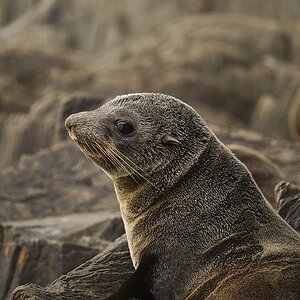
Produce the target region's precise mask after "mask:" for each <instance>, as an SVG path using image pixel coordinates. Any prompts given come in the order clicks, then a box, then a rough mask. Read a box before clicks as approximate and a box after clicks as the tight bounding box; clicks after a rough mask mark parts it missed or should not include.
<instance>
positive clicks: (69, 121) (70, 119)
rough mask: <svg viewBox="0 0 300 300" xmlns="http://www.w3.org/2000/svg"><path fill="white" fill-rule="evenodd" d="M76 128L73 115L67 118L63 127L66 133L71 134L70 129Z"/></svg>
mask: <svg viewBox="0 0 300 300" xmlns="http://www.w3.org/2000/svg"><path fill="white" fill-rule="evenodd" d="M75 126H76V118H74V116H73V115H71V116H69V117H68V118H67V119H66V121H65V127H66V129H67V131H69V132H71V131H72V128H74V127H75Z"/></svg>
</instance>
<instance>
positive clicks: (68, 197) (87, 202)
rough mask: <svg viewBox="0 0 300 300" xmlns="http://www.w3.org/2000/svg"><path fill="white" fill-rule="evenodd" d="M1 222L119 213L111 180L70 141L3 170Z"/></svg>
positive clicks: (0, 192)
mask: <svg viewBox="0 0 300 300" xmlns="http://www.w3.org/2000/svg"><path fill="white" fill-rule="evenodd" d="M0 201H1V207H2V209H1V210H0V221H8V220H22V219H30V218H42V217H46V216H53V215H57V216H58V215H60V216H61V215H65V214H70V213H77V212H96V211H99V210H101V209H103V210H107V209H109V210H114V209H115V210H118V203H117V200H116V197H115V194H114V190H113V187H112V183H111V180H110V179H109V178H108V177H107V176H106V175H105V174H104V172H102V171H101V170H99V169H98V168H96V167H95V166H94V165H93V164H92V163H91V162H89V161H88V160H87V159H86V158H85V157H84V156H83V155H82V153H81V152H80V151H79V150H77V149H76V147H75V146H74V145H72V144H71V142H69V141H65V142H63V143H60V144H57V145H56V146H53V147H52V148H49V149H47V150H41V151H40V152H39V153H37V154H35V155H34V156H27V157H25V156H23V158H22V159H21V161H20V162H19V164H18V166H17V167H16V168H15V169H7V170H3V171H0Z"/></svg>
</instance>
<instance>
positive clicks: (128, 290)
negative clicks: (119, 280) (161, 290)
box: [106, 255, 157, 300]
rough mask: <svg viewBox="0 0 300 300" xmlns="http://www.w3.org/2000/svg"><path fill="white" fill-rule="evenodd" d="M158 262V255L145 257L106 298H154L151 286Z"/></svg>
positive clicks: (137, 299) (125, 299)
mask: <svg viewBox="0 0 300 300" xmlns="http://www.w3.org/2000/svg"><path fill="white" fill-rule="evenodd" d="M156 263H157V257H156V256H154V255H148V256H146V257H144V258H143V259H142V261H141V262H140V264H139V266H138V268H137V269H136V270H135V272H134V273H133V274H132V276H131V277H130V278H129V279H128V280H127V281H126V282H125V283H124V284H123V285H122V286H121V287H120V288H119V290H118V291H117V292H116V293H115V294H113V295H112V296H110V297H108V298H106V300H129V299H131V300H133V299H134V300H154V297H153V294H152V292H151V288H152V283H153V280H152V276H153V267H154V265H155V264H156Z"/></svg>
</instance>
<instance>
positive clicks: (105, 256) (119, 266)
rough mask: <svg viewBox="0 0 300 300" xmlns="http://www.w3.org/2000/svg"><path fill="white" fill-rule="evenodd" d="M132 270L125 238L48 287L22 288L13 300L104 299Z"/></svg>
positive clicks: (16, 292) (31, 285)
mask: <svg viewBox="0 0 300 300" xmlns="http://www.w3.org/2000/svg"><path fill="white" fill-rule="evenodd" d="M133 270H134V269H133V266H132V262H131V259H130V254H129V249H128V245H127V241H126V237H125V236H123V237H122V238H120V239H119V240H117V241H116V243H114V245H113V246H111V247H110V248H109V249H107V250H106V251H105V252H103V253H101V254H99V255H97V256H95V257H94V258H92V259H90V260H89V261H87V262H86V263H84V264H83V265H81V266H80V267H78V268H77V269H75V270H73V271H71V272H69V273H68V274H66V275H63V276H61V277H60V278H58V279H57V280H55V281H54V282H53V283H52V284H51V285H49V286H48V287H45V288H41V287H40V286H37V285H34V284H29V285H25V286H21V287H18V288H17V289H16V290H15V291H14V293H13V294H12V296H11V299H12V300H17V299H24V300H25V299H32V300H33V299H47V300H48V299H65V300H67V299H70V300H71V299H72V300H73V299H78V300H80V299H82V300H83V299H99V300H100V299H105V298H106V297H108V296H110V295H111V294H113V293H114V292H115V291H116V290H117V289H118V288H119V287H120V286H121V285H122V283H124V282H125V281H126V280H127V279H128V278H129V276H130V275H131V274H132V273H133Z"/></svg>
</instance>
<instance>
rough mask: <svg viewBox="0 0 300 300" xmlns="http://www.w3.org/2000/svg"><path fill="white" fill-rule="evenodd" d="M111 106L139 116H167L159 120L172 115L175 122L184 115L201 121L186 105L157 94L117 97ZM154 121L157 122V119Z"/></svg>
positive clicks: (167, 96) (170, 97)
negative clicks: (159, 114)
mask: <svg viewBox="0 0 300 300" xmlns="http://www.w3.org/2000/svg"><path fill="white" fill-rule="evenodd" d="M111 105H112V106H116V107H118V108H125V109H126V108H127V109H129V110H132V111H136V112H138V113H141V114H148V116H151V115H157V113H167V115H161V116H160V118H164V117H168V116H170V115H174V120H176V116H177V117H178V116H180V114H182V113H184V114H185V115H186V114H189V115H190V116H194V117H196V118H198V119H201V117H200V116H199V115H198V113H197V112H196V111H195V110H194V109H193V108H192V107H190V106H189V105H187V104H186V103H184V102H182V101H181V100H179V99H176V98H174V97H172V96H169V95H164V94H159V93H136V94H128V95H122V96H117V97H116V98H114V99H113V100H112V101H111ZM155 119H156V121H157V117H156V118H155Z"/></svg>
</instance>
